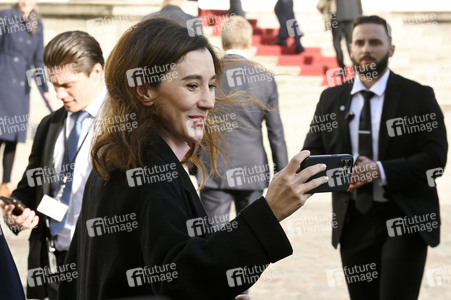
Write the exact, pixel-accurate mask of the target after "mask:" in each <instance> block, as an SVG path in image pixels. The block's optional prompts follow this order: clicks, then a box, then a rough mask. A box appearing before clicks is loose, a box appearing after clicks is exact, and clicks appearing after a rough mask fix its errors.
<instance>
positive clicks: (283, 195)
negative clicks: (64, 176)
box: [59, 18, 326, 300]
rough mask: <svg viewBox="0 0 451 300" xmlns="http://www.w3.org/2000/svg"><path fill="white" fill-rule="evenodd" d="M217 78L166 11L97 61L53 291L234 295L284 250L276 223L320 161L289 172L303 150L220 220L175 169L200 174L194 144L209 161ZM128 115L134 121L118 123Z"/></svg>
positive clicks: (206, 53) (212, 59)
mask: <svg viewBox="0 0 451 300" xmlns="http://www.w3.org/2000/svg"><path fill="white" fill-rule="evenodd" d="M220 76H221V66H220V63H219V60H218V58H217V56H216V54H215V52H214V51H213V49H212V47H211V46H210V44H209V43H208V40H207V39H206V38H205V37H203V36H197V35H194V34H193V32H191V31H189V29H186V28H183V27H181V26H179V25H178V24H176V23H174V22H172V21H169V20H167V19H160V18H156V19H148V20H146V21H143V22H141V23H139V24H138V25H137V26H136V27H135V28H133V29H131V30H129V31H128V32H127V33H125V34H124V35H123V36H122V37H121V39H120V40H119V42H118V43H117V45H116V46H115V48H114V49H113V51H112V53H111V54H110V57H109V59H108V61H107V64H106V68H105V80H106V85H107V88H108V93H109V99H108V100H107V103H106V107H105V113H104V115H103V116H102V120H103V122H101V126H98V127H97V129H96V130H97V133H98V136H97V139H96V141H95V143H94V145H93V149H92V160H93V173H92V174H91V176H90V178H89V179H88V182H87V184H86V189H85V194H84V199H83V207H82V211H81V213H80V217H79V220H78V224H77V229H76V232H75V235H74V238H73V240H72V244H71V247H70V249H69V253H68V257H67V259H66V262H65V263H66V264H67V265H70V264H73V266H76V268H77V272H78V273H77V275H78V277H77V279H74V280H71V281H70V282H69V281H62V282H61V286H60V295H59V298H60V299H64V300H67V299H83V300H89V299H110V298H120V297H137V296H143V295H159V296H166V297H169V298H170V299H196V300H200V299H209V300H211V299H215V300H217V299H234V298H235V297H236V296H237V295H239V294H240V293H241V292H243V291H244V290H246V289H248V288H249V287H250V286H251V285H252V284H254V283H255V281H256V280H257V279H258V278H259V276H260V275H261V273H262V272H263V271H264V269H265V268H266V267H267V266H268V265H269V264H270V263H272V262H276V261H278V260H280V259H282V258H284V257H286V256H288V255H290V254H291V253H292V248H291V245H290V242H289V240H288V238H287V236H286V235H285V233H284V231H283V229H282V227H281V226H280V224H279V222H280V221H281V220H283V219H284V218H286V217H287V216H289V215H291V214H292V213H293V212H295V211H296V210H297V209H298V208H300V207H301V206H302V205H303V204H304V203H305V201H306V200H307V198H308V197H309V196H310V194H306V191H309V190H310V189H312V188H314V187H316V186H318V185H320V184H323V183H325V181H326V178H325V177H320V178H318V179H315V180H312V181H310V182H308V183H306V180H307V179H308V178H310V177H311V176H312V175H314V174H316V173H318V172H320V171H321V170H324V168H325V166H324V165H315V166H313V167H310V168H308V169H305V170H304V171H302V172H299V164H300V163H301V162H302V160H303V159H305V158H306V157H307V156H308V155H309V152H308V151H303V152H300V153H299V154H297V155H296V156H294V158H293V159H292V160H291V161H290V162H289V164H288V166H287V167H286V168H285V169H283V170H282V171H281V172H279V173H278V174H277V175H276V176H275V178H274V180H273V181H272V182H271V184H270V186H269V188H268V191H267V194H266V196H265V197H261V198H260V199H258V200H257V201H255V202H254V203H253V204H251V205H250V206H248V207H247V208H246V209H244V210H243V211H242V212H241V213H240V215H239V216H237V217H236V218H235V219H234V220H232V221H231V222H229V223H227V224H226V225H225V226H224V227H218V226H215V225H217V224H215V222H216V219H215V216H207V214H206V212H205V210H204V208H203V207H202V205H201V202H200V200H199V197H198V194H197V192H196V190H195V188H194V186H193V184H192V182H191V180H190V178H189V175H188V173H187V172H186V170H185V169H184V166H183V164H187V163H192V164H195V165H196V166H197V167H198V169H199V170H200V171H201V172H204V168H203V167H202V165H201V163H200V161H199V160H198V158H197V156H196V152H197V151H196V150H197V149H198V147H199V146H201V145H202V144H203V143H207V144H208V146H209V151H210V157H211V163H212V166H213V168H214V169H215V166H216V165H215V162H216V158H217V156H218V153H219V152H220V151H219V150H220V148H221V146H220V145H221V144H220V140H221V139H220V136H219V132H217V131H211V130H208V126H215V125H216V124H212V123H211V122H206V117H207V115H208V114H209V113H210V114H214V113H215V112H214V104H215V98H216V101H231V102H233V99H226V98H219V97H215V87H216V86H217V85H218V84H219V80H218V78H219V77H220ZM217 88H218V91H220V86H217ZM132 117H133V118H132ZM132 119H133V120H132ZM210 119H215V118H210ZM105 120H116V121H117V122H120V124H118V125H119V126H117V127H115V128H112V127H111V126H108V125H106V124H108V123H109V122H108V121H105ZM132 121H133V122H136V123H135V125H136V126H134V127H133V128H134V129H133V130H131V131H127V130H121V128H126V127H127V125H126V124H129V123H130V122H132ZM232 173H233V172H232ZM221 175H225V174H221ZM227 176H229V175H227ZM230 176H232V177H234V176H239V175H238V174H235V173H234V174H231V175H230ZM241 297H242V296H241Z"/></svg>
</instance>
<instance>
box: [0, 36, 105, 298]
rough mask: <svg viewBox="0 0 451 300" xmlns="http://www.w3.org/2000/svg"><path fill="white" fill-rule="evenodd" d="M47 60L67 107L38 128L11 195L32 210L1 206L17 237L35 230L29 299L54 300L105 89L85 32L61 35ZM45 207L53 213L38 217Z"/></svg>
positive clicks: (99, 60)
mask: <svg viewBox="0 0 451 300" xmlns="http://www.w3.org/2000/svg"><path fill="white" fill-rule="evenodd" d="M43 60H44V64H45V66H46V67H47V71H49V73H50V74H51V75H50V74H49V78H50V82H52V84H53V86H54V88H55V91H56V97H57V98H58V99H60V100H61V101H62V102H63V107H61V108H60V109H58V110H57V111H55V112H54V113H52V114H50V115H48V116H46V117H45V118H44V119H43V120H42V121H41V123H40V124H39V127H38V129H37V132H36V136H35V138H34V142H33V147H32V150H31V154H30V157H29V161H28V166H27V169H26V170H25V172H24V174H23V177H22V180H21V181H20V182H19V184H18V187H17V189H16V190H15V191H14V192H13V193H12V198H15V199H18V200H20V201H22V202H23V203H24V204H25V205H26V206H27V207H28V208H27V209H25V210H24V211H23V213H22V214H21V215H19V216H15V215H13V214H12V211H13V210H14V205H13V204H11V205H6V206H5V205H4V203H2V202H1V201H0V203H2V208H3V211H4V215H5V217H6V220H7V225H8V226H9V227H10V229H11V230H12V231H13V232H14V233H16V234H18V233H19V232H20V231H21V230H24V229H33V230H32V231H31V234H30V238H29V241H30V249H29V256H28V275H29V276H28V281H27V297H28V298H33V299H45V298H46V297H48V298H49V299H50V300H54V299H56V298H57V291H58V285H59V282H60V278H58V279H57V280H55V279H53V280H50V279H49V278H52V277H51V276H54V270H60V269H61V268H64V267H63V266H64V259H65V257H66V253H67V250H68V249H69V244H70V241H71V239H72V236H73V233H74V231H75V224H76V222H77V220H78V216H79V213H80V209H81V202H82V197H83V192H84V189H85V183H86V180H87V179H88V175H89V174H90V172H91V169H92V164H91V162H90V155H89V153H90V149H91V148H90V146H91V141H92V139H93V125H94V121H95V117H96V116H97V115H98V114H99V112H100V110H101V107H102V104H103V101H104V99H105V97H106V88H105V83H104V79H103V65H104V59H103V54H102V50H101V48H100V45H99V43H98V42H97V41H96V40H95V39H94V38H93V37H91V36H90V35H89V34H87V33H85V32H82V31H68V32H64V33H61V34H59V35H57V36H56V37H55V38H53V39H52V40H51V41H50V42H49V43H48V44H47V46H46V47H45V50H44V54H43ZM5 196H9V195H5ZM50 197H51V198H53V199H49V198H50ZM41 203H42V204H43V205H44V204H46V205H47V206H48V209H46V210H44V209H42V210H40V211H37V208H38V206H39V205H40V204H41ZM61 204H63V205H66V208H67V210H66V211H65V212H63V216H62V220H61V221H57V220H56V219H55V218H53V217H52V218H51V217H50V216H53V214H52V212H54V211H56V210H57V209H58V207H60V205H61ZM49 270H50V271H49ZM49 272H50V273H49ZM42 276H45V277H46V279H45V278H44V279H43V278H42Z"/></svg>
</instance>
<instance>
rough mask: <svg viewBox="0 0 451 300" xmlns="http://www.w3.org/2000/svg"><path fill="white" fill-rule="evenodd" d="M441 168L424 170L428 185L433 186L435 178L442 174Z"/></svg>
mask: <svg viewBox="0 0 451 300" xmlns="http://www.w3.org/2000/svg"><path fill="white" fill-rule="evenodd" d="M443 171H444V170H443V168H435V169H431V170H427V171H426V178H427V180H428V185H429V186H430V187H435V179H437V178H438V177H440V176H442V175H443Z"/></svg>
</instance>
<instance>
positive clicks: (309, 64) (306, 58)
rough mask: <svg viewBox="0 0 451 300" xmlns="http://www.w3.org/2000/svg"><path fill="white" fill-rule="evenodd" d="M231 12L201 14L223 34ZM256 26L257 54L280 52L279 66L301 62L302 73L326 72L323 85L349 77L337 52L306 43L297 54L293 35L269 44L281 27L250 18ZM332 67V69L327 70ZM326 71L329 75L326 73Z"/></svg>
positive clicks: (215, 31) (219, 11) (204, 21)
mask: <svg viewBox="0 0 451 300" xmlns="http://www.w3.org/2000/svg"><path fill="white" fill-rule="evenodd" d="M227 14H228V12H227V11H226V10H201V9H199V17H200V18H202V23H203V25H204V26H214V27H213V34H214V35H217V36H218V35H220V30H221V23H222V22H223V21H224V20H226V18H227ZM248 21H249V22H250V23H251V25H252V27H253V37H252V45H253V46H255V47H257V55H260V56H277V57H278V62H277V64H278V65H279V66H299V67H300V68H301V72H300V74H299V75H303V76H323V77H324V78H323V85H328V86H332V85H336V84H340V82H341V81H347V80H349V78H343V77H342V76H340V75H339V74H337V72H336V71H338V70H334V71H332V70H331V69H336V68H339V67H338V63H337V58H336V57H335V56H332V57H326V56H323V55H322V53H321V48H320V47H307V48H305V51H304V52H302V53H300V54H294V38H292V37H289V38H288V39H287V44H288V47H282V46H279V45H269V43H271V42H274V41H276V40H277V33H278V31H279V30H278V29H276V28H261V27H259V26H258V20H256V19H251V20H248ZM328 70H329V72H328ZM326 73H327V75H328V76H326Z"/></svg>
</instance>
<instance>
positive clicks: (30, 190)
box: [12, 115, 50, 210]
mask: <svg viewBox="0 0 451 300" xmlns="http://www.w3.org/2000/svg"><path fill="white" fill-rule="evenodd" d="M49 123H50V115H49V116H47V117H45V118H44V119H43V120H42V121H41V123H39V126H38V129H37V131H36V136H35V139H34V141H33V146H32V148H31V154H30V156H29V158H28V166H27V168H26V170H25V172H24V173H23V175H22V179H21V180H20V182H19V184H18V185H17V189H16V190H15V191H14V192H13V193H12V197H13V198H15V199H19V200H20V201H22V202H23V203H24V204H25V205H26V206H27V207H28V208H30V209H32V210H36V186H34V187H31V186H30V185H29V184H28V178H27V172H28V171H29V170H31V169H36V168H42V151H43V150H44V148H45V147H46V145H45V137H46V133H47V130H48V127H49Z"/></svg>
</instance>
